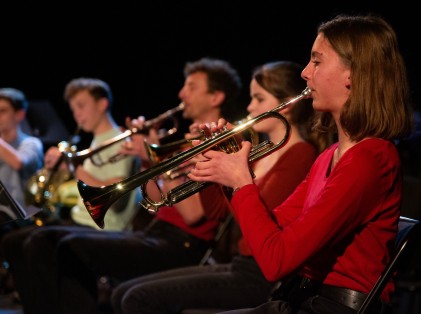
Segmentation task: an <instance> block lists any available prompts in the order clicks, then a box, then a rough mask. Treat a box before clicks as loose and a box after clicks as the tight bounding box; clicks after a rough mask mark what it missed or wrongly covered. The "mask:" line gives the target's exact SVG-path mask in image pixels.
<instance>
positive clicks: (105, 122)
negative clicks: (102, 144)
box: [92, 113, 117, 136]
mask: <svg viewBox="0 0 421 314" xmlns="http://www.w3.org/2000/svg"><path fill="white" fill-rule="evenodd" d="M116 127H117V123H116V122H115V121H114V119H113V118H112V117H111V114H109V113H107V114H106V116H105V117H104V118H103V119H102V120H101V121H100V122H99V123H98V125H97V127H96V128H95V130H94V131H93V132H92V133H93V135H94V136H95V135H101V134H103V133H105V132H108V131H109V130H111V129H113V128H116Z"/></svg>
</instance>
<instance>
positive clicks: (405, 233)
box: [358, 216, 419, 314]
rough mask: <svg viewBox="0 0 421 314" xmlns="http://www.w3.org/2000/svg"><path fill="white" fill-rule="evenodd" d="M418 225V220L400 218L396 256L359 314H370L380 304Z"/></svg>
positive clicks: (378, 280)
mask: <svg viewBox="0 0 421 314" xmlns="http://www.w3.org/2000/svg"><path fill="white" fill-rule="evenodd" d="M418 223H419V221H418V220H416V219H412V218H408V217H404V216H401V217H400V218H399V231H398V234H397V236H396V241H395V246H396V251H395V254H394V256H393V258H392V259H391V260H390V262H389V263H388V264H387V265H386V268H385V269H384V271H383V273H382V274H381V276H380V277H379V278H378V279H377V281H376V283H375V284H374V286H373V289H371V291H370V293H369V294H368V296H367V298H366V299H365V301H364V303H363V305H362V306H361V308H360V310H359V311H358V314H366V313H370V310H371V309H372V308H373V306H374V305H375V304H378V301H379V300H380V294H381V293H382V291H383V289H384V288H385V286H386V284H387V283H388V282H389V281H390V280H391V279H392V277H393V275H394V274H395V273H396V270H397V269H398V266H399V262H400V261H401V260H402V259H403V256H404V253H405V252H406V248H407V247H408V245H409V242H410V241H411V239H412V238H413V235H414V233H415V230H416V228H415V227H416V226H418Z"/></svg>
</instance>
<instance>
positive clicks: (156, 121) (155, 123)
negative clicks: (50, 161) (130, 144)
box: [64, 102, 184, 173]
mask: <svg viewBox="0 0 421 314" xmlns="http://www.w3.org/2000/svg"><path fill="white" fill-rule="evenodd" d="M182 110H184V103H183V102H182V103H180V104H179V105H178V106H177V107H175V108H172V109H169V110H167V111H165V112H164V113H162V114H160V115H159V116H157V117H156V118H153V119H150V120H147V121H145V123H144V124H143V127H142V128H141V129H139V128H136V127H133V128H131V129H128V130H126V131H124V132H123V133H121V134H119V135H117V136H115V137H113V138H111V139H109V140H107V141H105V142H103V143H102V144H101V145H100V146H97V147H95V148H87V149H84V150H82V151H79V152H74V151H66V152H64V159H65V161H66V162H67V164H68V166H69V168H70V171H71V172H72V173H74V171H75V170H76V168H77V167H78V166H79V165H81V164H82V163H83V162H84V161H85V160H86V159H88V158H89V159H91V161H92V163H93V164H94V165H95V166H97V167H102V166H103V165H105V164H107V163H114V162H117V161H119V160H120V159H121V158H124V157H125V156H124V155H121V154H117V155H114V156H111V157H110V158H108V159H107V160H105V161H103V160H101V158H100V157H99V155H97V154H98V153H99V152H100V151H102V150H104V149H106V148H108V147H110V146H111V145H114V144H115V143H117V142H120V141H122V140H125V139H127V138H128V137H130V136H132V135H134V134H147V133H148V132H149V130H150V129H153V128H156V129H158V128H159V126H160V125H162V123H163V122H164V121H166V120H168V119H172V120H173V127H172V128H170V129H169V130H166V131H165V130H163V131H162V132H160V133H159V134H158V137H159V138H160V139H162V138H165V137H168V136H170V135H172V134H174V133H176V132H177V131H178V125H179V123H178V119H177V118H176V117H175V114H176V113H177V112H180V111H182Z"/></svg>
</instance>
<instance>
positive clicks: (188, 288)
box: [112, 256, 274, 314]
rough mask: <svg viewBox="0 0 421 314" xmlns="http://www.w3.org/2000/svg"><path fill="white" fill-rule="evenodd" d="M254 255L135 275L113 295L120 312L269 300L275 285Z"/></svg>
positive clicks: (233, 305) (252, 303) (229, 306)
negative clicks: (226, 261)
mask: <svg viewBox="0 0 421 314" xmlns="http://www.w3.org/2000/svg"><path fill="white" fill-rule="evenodd" d="M273 285H274V284H273V283H270V282H268V281H267V280H266V279H265V278H264V276H263V274H262V272H261V271H260V269H259V266H258V265H257V263H256V262H255V260H254V259H253V258H252V257H246V256H237V257H234V259H233V261H232V263H231V264H220V265H218V264H216V265H206V266H192V267H184V268H179V269H173V270H169V271H165V272H159V273H155V274H152V275H147V276H143V277H139V278H135V279H133V280H130V281H128V282H124V283H122V284H120V285H119V286H118V287H117V288H115V289H114V292H113V295H112V303H113V308H114V311H115V313H116V314H120V313H125V314H131V313H133V314H134V313H144V314H147V313H154V314H155V313H179V312H180V311H181V310H183V309H188V308H201V309H203V308H212V309H235V308H241V307H251V306H257V305H258V304H261V303H263V302H265V301H266V300H267V299H268V297H269V296H270V293H271V291H272V288H273Z"/></svg>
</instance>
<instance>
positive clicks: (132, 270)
mask: <svg viewBox="0 0 421 314" xmlns="http://www.w3.org/2000/svg"><path fill="white" fill-rule="evenodd" d="M207 247H208V243H206V242H205V241H202V240H200V239H197V238H196V237H194V236H191V235H189V234H186V233H185V232H183V231H182V230H181V229H179V228H177V227H175V226H173V225H171V224H168V223H166V222H160V221H159V222H157V223H156V224H154V226H153V227H152V228H151V229H150V230H149V231H148V232H147V233H146V232H142V231H139V232H112V231H98V230H92V229H91V230H88V229H85V230H81V229H80V228H77V229H74V227H64V226H51V227H45V228H39V229H37V230H34V231H33V232H32V233H31V235H30V236H29V237H28V238H27V240H26V242H25V245H24V252H25V256H24V257H25V260H24V263H25V264H26V269H23V268H22V269H15V268H14V267H13V268H14V272H21V273H22V274H24V275H25V276H26V280H25V282H24V283H23V284H22V285H20V286H19V287H18V292H19V293H20V294H21V296H22V301H23V306H24V309H25V314H32V313H43V314H49V313H51V314H53V313H54V314H57V313H60V314H66V313H80V314H82V313H89V314H92V313H96V312H97V280H98V278H99V277H100V276H108V277H112V278H115V279H116V280H119V281H121V280H127V279H130V278H133V277H135V276H140V275H145V274H149V273H152V272H156V271H160V270H165V269H169V268H174V267H180V266H188V265H195V264H198V263H199V261H200V259H201V258H202V257H203V255H204V253H205V251H206V249H207Z"/></svg>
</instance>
